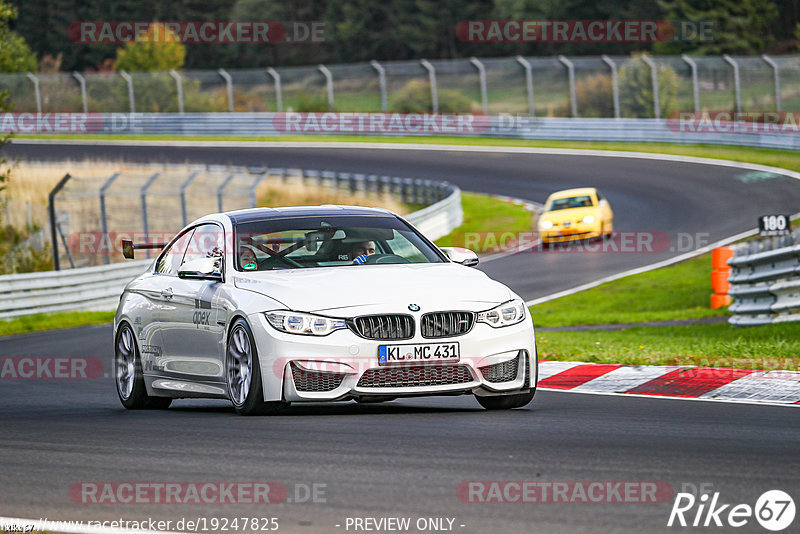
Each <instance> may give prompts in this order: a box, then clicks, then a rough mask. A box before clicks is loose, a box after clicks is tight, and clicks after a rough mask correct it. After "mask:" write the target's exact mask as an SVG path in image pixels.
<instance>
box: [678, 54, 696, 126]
mask: <svg viewBox="0 0 800 534" xmlns="http://www.w3.org/2000/svg"><path fill="white" fill-rule="evenodd" d="M681 59H682V60H684V61H685V62H686V64H687V65H689V68H690V69H692V95H693V96H694V112H695V113H700V84H699V82H698V80H697V63H695V62H694V60H693V59H692V58H690V57H689V56H687V55H686V54H681Z"/></svg>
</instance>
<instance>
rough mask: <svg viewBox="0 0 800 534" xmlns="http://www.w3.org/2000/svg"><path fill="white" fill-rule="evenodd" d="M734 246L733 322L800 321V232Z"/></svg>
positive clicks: (729, 261) (731, 263)
mask: <svg viewBox="0 0 800 534" xmlns="http://www.w3.org/2000/svg"><path fill="white" fill-rule="evenodd" d="M732 248H733V252H734V256H733V257H732V258H731V259H730V260H728V265H730V266H731V273H730V276H729V277H728V281H729V282H730V283H731V289H730V292H729V294H730V295H731V296H732V297H733V298H734V299H735V301H734V303H733V304H731V305H730V308H729V310H730V311H731V312H732V313H733V314H734V315H733V316H732V317H731V318H730V319H729V322H730V324H733V325H738V326H755V325H764V324H772V323H784V322H790V321H800V232H795V233H794V234H793V235H788V236H784V237H780V238H771V239H768V240H757V241H751V242H746V243H742V244H740V245H737V246H735V247H732Z"/></svg>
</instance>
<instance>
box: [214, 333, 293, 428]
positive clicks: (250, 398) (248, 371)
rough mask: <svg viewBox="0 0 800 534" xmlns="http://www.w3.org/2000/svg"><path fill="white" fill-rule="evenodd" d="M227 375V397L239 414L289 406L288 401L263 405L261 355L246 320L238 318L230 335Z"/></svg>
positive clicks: (258, 413)
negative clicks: (259, 356)
mask: <svg viewBox="0 0 800 534" xmlns="http://www.w3.org/2000/svg"><path fill="white" fill-rule="evenodd" d="M225 376H226V382H227V384H228V397H230V399H231V402H232V403H233V409H234V410H236V413H238V414H239V415H262V414H267V413H274V412H277V411H280V410H282V409H283V408H285V407H286V406H288V403H285V402H264V390H263V387H262V384H261V366H260V365H259V364H258V352H257V351H256V344H255V340H254V339H253V332H252V331H251V330H250V325H248V324H247V322H246V321H245V320H244V319H237V320H236V322H235V323H234V324H233V328H231V331H230V334H229V335H228V348H227V351H226V355H225Z"/></svg>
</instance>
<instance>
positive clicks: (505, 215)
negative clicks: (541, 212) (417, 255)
mask: <svg viewBox="0 0 800 534" xmlns="http://www.w3.org/2000/svg"><path fill="white" fill-rule="evenodd" d="M461 206H462V208H463V209H464V222H463V224H462V225H461V226H459V227H458V228H456V229H455V230H453V231H452V232H450V233H449V234H447V235H446V236H443V237H440V238H439V239H437V240H436V244H437V245H439V246H440V247H466V248H470V249H472V250H474V251H475V252H478V253H491V252H498V251H499V248H498V245H499V244H500V243H498V241H497V240H494V239H489V238H488V237H489V236H495V235H501V234H503V233H507V232H510V233H512V234H515V235H516V234H518V233H520V232H526V231H530V230H531V229H532V228H533V214H532V213H530V212H529V211H528V210H526V209H525V208H523V207H522V206H518V205H516V204H512V203H510V202H506V201H504V200H498V199H496V198H493V197H490V196H488V195H480V194H476V193H461ZM478 234H480V235H481V236H484V235H485V236H487V238H486V239H472V238H471V236H474V237H477V236H478ZM474 242H477V245H475V244H473V243H474Z"/></svg>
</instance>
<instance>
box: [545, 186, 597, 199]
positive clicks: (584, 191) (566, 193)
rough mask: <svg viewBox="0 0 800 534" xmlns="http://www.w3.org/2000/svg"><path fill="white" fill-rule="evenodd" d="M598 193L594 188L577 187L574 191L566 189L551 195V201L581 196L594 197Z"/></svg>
mask: <svg viewBox="0 0 800 534" xmlns="http://www.w3.org/2000/svg"><path fill="white" fill-rule="evenodd" d="M596 192H597V189H595V188H594V187H576V188H574V189H564V190H563V191H556V192H555V193H553V194H551V195H550V197H549V198H550V199H557V198H569V197H575V196H579V195H593V194H595V193H596Z"/></svg>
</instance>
